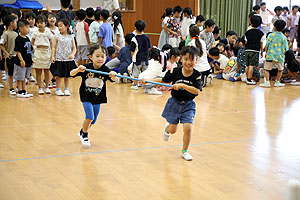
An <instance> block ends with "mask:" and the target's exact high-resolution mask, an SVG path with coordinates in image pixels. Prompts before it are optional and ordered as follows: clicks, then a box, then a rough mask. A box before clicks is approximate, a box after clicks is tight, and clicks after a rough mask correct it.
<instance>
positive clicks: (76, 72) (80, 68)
mask: <svg viewBox="0 0 300 200" xmlns="http://www.w3.org/2000/svg"><path fill="white" fill-rule="evenodd" d="M85 68H86V67H85V66H83V65H80V66H79V67H77V68H76V69H73V70H72V71H71V72H70V76H75V75H76V74H78V73H79V72H84V71H85Z"/></svg>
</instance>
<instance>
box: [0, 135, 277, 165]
mask: <svg viewBox="0 0 300 200" xmlns="http://www.w3.org/2000/svg"><path fill="white" fill-rule="evenodd" d="M269 139H270V140H277V139H279V138H269ZM253 141H257V139H248V140H233V141H221V142H204V143H198V144H191V146H199V145H206V144H227V143H237V142H253ZM180 146H182V145H181V144H180V145H169V146H157V147H142V148H133V149H117V150H104V151H97V152H87V153H74V154H65V155H55V156H41V157H31V158H19V159H10V160H0V163H5V162H14V161H24V160H36V159H43V158H60V157H69V156H82V155H91V154H102V153H114V152H127V151H139V150H148V149H163V148H172V147H180Z"/></svg>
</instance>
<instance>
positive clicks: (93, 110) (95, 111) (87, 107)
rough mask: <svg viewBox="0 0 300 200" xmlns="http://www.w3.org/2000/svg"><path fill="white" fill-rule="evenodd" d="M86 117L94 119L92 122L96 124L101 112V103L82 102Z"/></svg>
mask: <svg viewBox="0 0 300 200" xmlns="http://www.w3.org/2000/svg"><path fill="white" fill-rule="evenodd" d="M82 105H83V108H84V111H85V118H86V119H90V120H93V121H92V124H95V123H96V121H97V118H98V115H99V112H100V104H92V103H90V102H82Z"/></svg>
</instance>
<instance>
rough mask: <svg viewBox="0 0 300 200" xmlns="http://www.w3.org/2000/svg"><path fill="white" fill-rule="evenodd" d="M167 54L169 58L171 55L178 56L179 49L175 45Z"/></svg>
mask: <svg viewBox="0 0 300 200" xmlns="http://www.w3.org/2000/svg"><path fill="white" fill-rule="evenodd" d="M169 56H170V58H171V56H175V57H177V56H180V50H179V49H178V48H177V47H175V48H171V49H170V53H169Z"/></svg>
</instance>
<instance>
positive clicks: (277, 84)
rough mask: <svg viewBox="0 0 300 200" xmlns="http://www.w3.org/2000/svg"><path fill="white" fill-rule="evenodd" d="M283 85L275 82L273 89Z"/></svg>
mask: <svg viewBox="0 0 300 200" xmlns="http://www.w3.org/2000/svg"><path fill="white" fill-rule="evenodd" d="M284 86H285V84H283V83H280V82H275V84H274V87H284Z"/></svg>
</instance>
